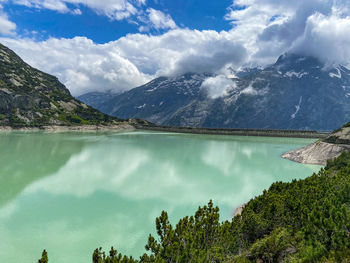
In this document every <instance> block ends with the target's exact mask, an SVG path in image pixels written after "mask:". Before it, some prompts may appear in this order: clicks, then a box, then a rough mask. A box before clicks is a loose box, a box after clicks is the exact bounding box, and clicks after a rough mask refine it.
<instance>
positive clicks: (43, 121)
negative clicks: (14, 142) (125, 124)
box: [0, 44, 122, 127]
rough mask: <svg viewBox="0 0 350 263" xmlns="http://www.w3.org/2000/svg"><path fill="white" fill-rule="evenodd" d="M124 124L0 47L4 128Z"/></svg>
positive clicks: (0, 100) (0, 123) (0, 118)
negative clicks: (73, 95)
mask: <svg viewBox="0 0 350 263" xmlns="http://www.w3.org/2000/svg"><path fill="white" fill-rule="evenodd" d="M119 122H122V121H121V120H119V119H118V118H116V117H111V116H109V115H106V114H103V113H101V112H99V111H98V110H96V109H94V108H92V107H90V106H87V105H85V104H84V103H82V102H80V101H79V100H76V99H75V98H73V97H72V96H71V94H70V92H69V91H68V89H67V88H66V87H65V86H64V85H63V84H62V83H60V82H59V81H58V79H57V78H56V77H54V76H51V75H49V74H46V73H44V72H41V71H39V70H37V69H35V68H32V67H31V66H29V65H28V64H26V63H25V62H24V61H23V60H22V59H21V58H20V57H19V56H17V55H16V54H15V53H14V52H13V51H12V50H10V49H9V48H7V47H5V46H3V45H1V44H0V126H12V127H41V126H45V125H65V126H70V125H100V124H102V125H107V124H118V123H119Z"/></svg>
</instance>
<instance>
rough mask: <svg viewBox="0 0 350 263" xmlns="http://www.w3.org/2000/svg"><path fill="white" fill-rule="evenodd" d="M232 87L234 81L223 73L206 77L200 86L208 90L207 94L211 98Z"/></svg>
mask: <svg viewBox="0 0 350 263" xmlns="http://www.w3.org/2000/svg"><path fill="white" fill-rule="evenodd" d="M234 87H235V82H234V81H233V80H232V79H229V78H227V77H225V76H224V75H218V76H216V77H210V78H207V79H205V80H204V81H203V84H202V86H201V88H204V89H206V90H207V91H208V95H209V96H210V97H211V98H213V99H216V98H218V97H221V96H224V95H225V94H226V93H227V91H228V90H230V89H233V88H234Z"/></svg>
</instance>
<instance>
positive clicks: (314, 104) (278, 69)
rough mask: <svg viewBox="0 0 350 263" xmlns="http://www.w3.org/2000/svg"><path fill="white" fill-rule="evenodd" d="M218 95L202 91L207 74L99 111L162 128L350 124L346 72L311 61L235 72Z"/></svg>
mask: <svg viewBox="0 0 350 263" xmlns="http://www.w3.org/2000/svg"><path fill="white" fill-rule="evenodd" d="M235 75H236V78H233V77H232V76H231V77H230V78H231V82H232V85H230V88H228V89H227V90H225V92H223V94H222V96H220V97H216V98H212V97H211V96H209V95H208V91H207V90H206V89H205V88H203V87H201V86H202V83H203V81H204V80H206V79H207V78H208V77H210V76H209V75H197V74H186V75H184V76H179V77H173V78H164V77H163V78H158V79H155V80H153V81H152V82H150V83H148V84H146V85H144V86H141V87H138V88H135V89H132V90H130V91H128V92H125V93H123V94H121V95H115V96H113V98H111V99H110V100H109V101H104V103H103V104H100V105H98V104H94V105H95V106H96V107H97V108H98V109H100V110H101V111H103V112H105V113H108V114H112V115H114V116H120V117H122V118H143V119H146V120H149V121H151V122H154V123H157V124H161V125H172V126H194V127H211V128H268V129H312V130H321V131H331V130H334V129H336V128H337V127H340V126H341V125H342V124H343V123H346V122H348V121H349V119H350V70H349V69H347V68H346V67H343V66H337V67H325V65H324V64H322V63H321V62H320V61H318V60H317V59H315V58H312V57H303V56H299V55H295V54H286V55H283V56H281V57H280V58H279V59H278V60H277V62H276V63H275V64H274V65H271V66H269V67H267V68H265V69H253V70H245V71H244V72H236V74H235Z"/></svg>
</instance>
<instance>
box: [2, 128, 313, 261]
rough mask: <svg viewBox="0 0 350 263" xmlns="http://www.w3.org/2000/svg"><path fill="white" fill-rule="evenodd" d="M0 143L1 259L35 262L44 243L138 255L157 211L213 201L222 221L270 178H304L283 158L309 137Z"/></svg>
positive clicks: (71, 252) (174, 214) (74, 253)
mask: <svg viewBox="0 0 350 263" xmlns="http://www.w3.org/2000/svg"><path fill="white" fill-rule="evenodd" d="M0 141H1V143H2V144H1V146H3V147H6V148H7V149H9V151H10V155H8V156H6V158H3V157H1V162H2V163H4V164H7V165H5V166H0V175H1V178H2V179H1V180H2V181H1V183H2V184H1V186H0V187H1V189H0V190H1V194H0V200H7V201H3V204H5V203H6V202H7V204H6V205H5V206H3V207H2V208H1V209H0V261H1V262H8V263H12V262H35V261H34V260H35V259H36V258H37V257H38V255H40V251H41V250H42V249H43V248H47V249H48V250H49V253H50V258H51V259H52V261H53V262H62V263H63V262H76V263H79V262H89V261H90V255H91V252H92V251H93V249H94V248H96V247H97V246H104V247H109V246H111V245H114V246H117V247H118V248H119V249H120V250H121V251H122V252H124V253H127V254H133V255H136V256H137V255H140V254H141V252H142V251H143V246H144V245H145V244H146V239H147V235H148V233H150V232H153V231H154V219H155V217H156V216H158V215H159V214H160V212H161V211H162V210H167V211H168V212H169V213H170V216H171V219H172V221H173V222H175V221H177V220H178V219H179V218H181V217H183V216H185V215H188V214H193V212H194V211H195V209H196V207H197V206H198V205H203V204H205V203H206V202H207V201H208V200H209V199H213V200H214V201H215V203H216V204H218V205H219V206H220V208H221V211H222V215H223V219H228V218H229V217H230V216H231V215H232V212H233V210H234V208H235V207H236V206H238V205H239V204H241V203H243V202H246V201H248V200H249V199H250V198H251V197H253V196H255V195H258V194H260V193H261V192H262V190H263V189H265V188H267V187H269V185H270V184H271V183H272V182H274V181H277V180H284V181H289V180H291V179H293V178H303V177H306V176H308V175H311V170H310V168H309V167H306V166H303V165H299V164H296V163H293V162H289V161H286V160H282V159H281V158H280V154H281V153H282V152H284V151H287V150H289V149H292V148H295V147H299V146H302V145H305V144H307V143H309V142H310V140H295V139H275V138H251V137H249V138H242V137H216V136H192V135H170V134H162V135H160V134H156V133H131V134H101V135H86V134H84V135H83V134H66V135H60V134H51V135H47V134H44V135H43V134H27V135H24V134H20V135H17V134H8V135H7V136H3V135H0ZM3 147H1V148H0V149H1V150H3V149H4V148H3ZM33 149H34V150H33ZM1 156H2V155H1ZM14 160H15V162H13V161H14ZM17 160H19V161H18V163H17ZM11 162H12V163H11ZM38 164H39V165H38ZM4 167H5V168H4ZM9 167H10V168H9ZM311 169H318V168H317V167H311ZM17 175H20V176H17ZM7 179H9V180H7ZM6 188H13V189H15V191H12V190H11V191H9V190H7V191H8V192H6ZM24 188H25V189H24ZM3 192H4V193H5V194H4V195H2V193H3ZM9 192H10V193H12V194H8V193H9ZM18 193H21V194H20V195H18ZM16 195H18V196H17V197H16V198H15V199H13V198H14V197H15V196H16ZM4 196H5V197H4ZM6 196H7V197H6ZM9 196H10V197H9ZM11 199H13V200H12V201H11V202H9V200H11ZM4 240H6V242H4ZM18 247H21V255H18V253H16V250H17V248H18ZM14 255H16V256H15V257H14ZM19 257H20V258H19Z"/></svg>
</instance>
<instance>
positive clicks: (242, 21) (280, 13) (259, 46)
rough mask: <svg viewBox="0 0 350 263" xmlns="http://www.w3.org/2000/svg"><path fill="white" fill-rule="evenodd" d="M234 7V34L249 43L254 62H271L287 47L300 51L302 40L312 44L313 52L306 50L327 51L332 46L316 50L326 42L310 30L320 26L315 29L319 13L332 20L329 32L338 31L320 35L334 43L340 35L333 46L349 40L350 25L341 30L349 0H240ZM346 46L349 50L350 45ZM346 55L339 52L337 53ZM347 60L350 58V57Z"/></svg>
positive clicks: (329, 23)
mask: <svg viewBox="0 0 350 263" xmlns="http://www.w3.org/2000/svg"><path fill="white" fill-rule="evenodd" d="M234 7H235V8H232V9H231V10H230V12H229V13H228V14H227V15H226V19H227V20H232V23H233V24H234V25H235V27H234V28H233V29H232V34H235V35H236V36H237V39H240V40H241V41H242V42H244V43H245V44H244V46H245V47H246V48H247V49H248V50H249V54H250V59H249V60H250V62H251V63H252V64H254V65H256V64H267V63H271V62H273V61H274V60H275V59H276V58H277V57H278V56H279V55H281V54H282V53H285V52H287V51H294V52H296V51H298V52H299V51H300V50H301V49H300V48H297V47H300V43H301V42H303V43H304V44H303V45H304V47H306V46H308V47H309V48H307V50H309V51H310V52H304V53H305V54H306V55H313V56H316V57H318V58H322V53H327V51H328V49H322V51H321V52H317V53H316V52H314V51H312V50H313V49H316V50H319V49H320V48H319V45H321V46H323V44H324V42H322V43H319V42H318V41H315V38H313V36H315V35H312V36H311V35H310V34H309V33H311V32H313V34H315V30H316V31H317V30H319V29H320V28H319V27H318V29H315V30H314V29H313V28H314V27H315V26H316V23H315V19H316V17H322V20H323V22H325V21H328V22H327V23H328V25H327V30H329V32H333V31H335V32H338V34H337V35H334V34H333V35H332V36H331V34H329V35H328V36H327V39H326V36H325V34H323V38H322V39H319V40H321V41H325V42H328V43H330V42H331V41H332V40H334V39H333V38H332V37H337V39H336V41H334V42H333V44H332V45H331V46H329V45H328V48H331V50H336V49H339V47H340V46H341V47H344V46H345V43H346V42H347V40H346V39H344V38H346V36H348V35H350V27H347V28H344V27H343V28H342V31H341V32H339V28H338V27H339V26H341V24H344V22H345V21H346V20H348V17H349V15H350V12H349V7H350V4H349V2H348V1H347V0H337V1H333V0H308V1H304V0H295V1H284V0H236V1H235V2H234ZM236 7H239V9H237V8H236ZM318 20H319V18H318ZM332 21H333V22H332ZM317 22H320V21H317ZM308 32H309V33H308ZM301 39H304V41H302V40H301ZM339 42H341V43H339ZM345 49H347V50H349V48H348V47H345ZM326 50H327V51H326ZM311 51H312V52H311ZM341 53H344V52H341ZM342 55H343V54H337V55H336V57H338V58H339V57H341V56H342ZM327 59H328V58H327ZM346 60H347V61H349V60H350V57H349V56H348V57H347V58H346ZM338 62H340V61H339V60H338Z"/></svg>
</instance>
